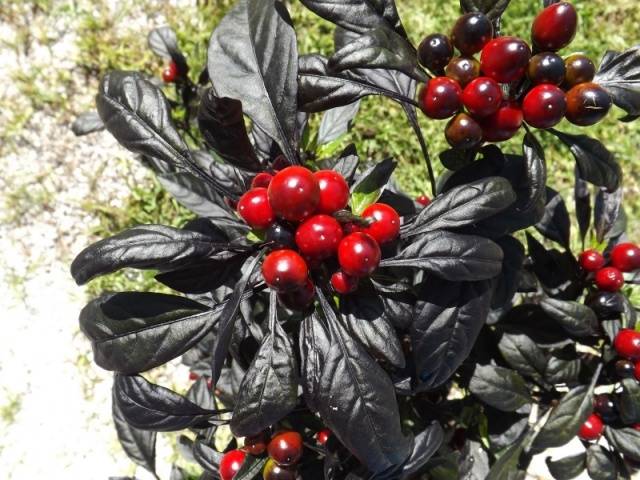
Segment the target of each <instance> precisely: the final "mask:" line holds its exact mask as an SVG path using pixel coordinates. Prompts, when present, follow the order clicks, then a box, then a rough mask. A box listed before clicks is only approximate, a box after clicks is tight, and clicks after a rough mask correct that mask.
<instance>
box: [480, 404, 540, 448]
mask: <svg viewBox="0 0 640 480" xmlns="http://www.w3.org/2000/svg"><path fill="white" fill-rule="evenodd" d="M520 410H525V411H526V409H520ZM520 410H519V411H520ZM484 413H485V416H486V417H487V421H488V429H487V430H488V434H489V443H490V445H491V448H492V449H493V450H494V451H500V450H503V449H505V448H507V447H509V446H511V445H513V444H514V443H515V442H516V441H517V440H518V439H519V438H520V436H521V435H522V432H524V431H525V429H526V428H527V427H528V426H529V415H528V413H526V414H521V413H516V412H503V411H502V410H498V409H495V408H492V407H490V406H488V405H485V406H484Z"/></svg>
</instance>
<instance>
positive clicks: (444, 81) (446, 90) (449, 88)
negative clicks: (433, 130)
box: [420, 77, 462, 119]
mask: <svg viewBox="0 0 640 480" xmlns="http://www.w3.org/2000/svg"><path fill="white" fill-rule="evenodd" d="M461 96H462V89H461V88H460V85H459V84H458V82H456V81H455V80H452V79H451V78H448V77H435V78H432V79H431V80H429V82H427V84H426V85H425V86H424V88H423V89H422V91H421V93H420V104H421V105H422V110H423V111H424V113H425V114H426V115H427V117H429V118H436V119H444V118H449V117H451V116H452V115H453V114H454V113H456V112H457V111H458V110H459V109H460V107H461V106H462V101H461V98H460V97H461Z"/></svg>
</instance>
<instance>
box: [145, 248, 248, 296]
mask: <svg viewBox="0 0 640 480" xmlns="http://www.w3.org/2000/svg"><path fill="white" fill-rule="evenodd" d="M249 255H250V252H244V253H238V254H236V255H234V256H232V257H229V258H223V259H211V260H202V261H200V262H198V263H197V264H195V265H190V266H187V267H185V268H180V269H177V270H172V271H170V272H166V273H160V274H158V275H156V276H155V279H156V280H157V281H159V282H160V283H162V284H164V285H166V286H167V287H169V288H172V289H174V290H177V291H178V292H182V293H192V294H199V293H207V292H211V291H213V290H217V289H218V288H220V287H221V286H223V285H227V284H228V283H229V282H230V281H232V280H233V279H234V278H235V277H237V276H238V272H239V271H240V268H241V267H242V264H243V263H244V262H245V261H246V259H247V257H248V256H249Z"/></svg>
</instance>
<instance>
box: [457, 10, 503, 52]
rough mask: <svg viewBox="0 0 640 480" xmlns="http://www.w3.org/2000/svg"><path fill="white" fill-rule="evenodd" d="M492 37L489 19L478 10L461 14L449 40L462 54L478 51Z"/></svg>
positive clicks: (491, 26)
mask: <svg viewBox="0 0 640 480" xmlns="http://www.w3.org/2000/svg"><path fill="white" fill-rule="evenodd" d="M492 37H493V25H492V24H491V20H489V19H488V18H487V17H486V16H485V15H484V14H483V13H480V12H471V13H466V14H464V15H462V16H461V17H460V18H458V20H456V23H455V25H454V26H453V30H452V31H451V41H452V42H453V44H454V45H455V47H456V48H457V49H458V50H460V52H461V53H462V54H463V55H473V54H474V53H477V52H479V51H480V50H482V47H484V46H485V45H486V44H487V42H488V41H489V40H491V38H492Z"/></svg>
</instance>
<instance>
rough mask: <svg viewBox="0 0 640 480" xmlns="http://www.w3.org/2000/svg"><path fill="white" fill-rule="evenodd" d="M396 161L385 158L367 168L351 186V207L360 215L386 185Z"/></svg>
mask: <svg viewBox="0 0 640 480" xmlns="http://www.w3.org/2000/svg"><path fill="white" fill-rule="evenodd" d="M396 166H397V163H396V162H394V161H393V160H392V159H390V158H387V159H385V160H383V161H382V162H379V163H376V164H375V165H374V166H372V167H370V168H368V169H367V170H366V171H365V172H364V173H363V174H362V175H360V177H358V179H357V180H356V181H355V183H354V184H353V185H352V186H351V199H350V202H349V203H350V204H351V209H352V211H353V213H354V214H356V215H360V214H361V213H362V212H363V210H364V209H365V208H367V207H368V206H369V205H371V204H372V203H375V202H376V201H377V200H378V199H379V198H380V195H382V190H384V188H385V187H386V186H387V184H388V183H389V180H390V179H391V175H392V174H393V171H394V170H395V168H396Z"/></svg>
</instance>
